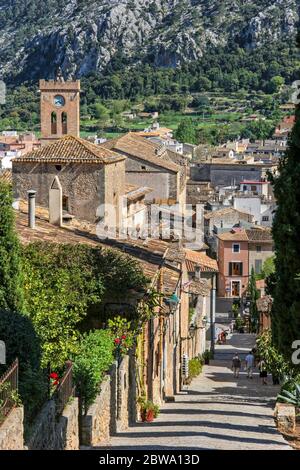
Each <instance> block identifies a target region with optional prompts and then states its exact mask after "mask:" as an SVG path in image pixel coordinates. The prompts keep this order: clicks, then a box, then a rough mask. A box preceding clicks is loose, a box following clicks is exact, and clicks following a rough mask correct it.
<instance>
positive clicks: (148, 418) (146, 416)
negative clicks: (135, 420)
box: [141, 410, 154, 423]
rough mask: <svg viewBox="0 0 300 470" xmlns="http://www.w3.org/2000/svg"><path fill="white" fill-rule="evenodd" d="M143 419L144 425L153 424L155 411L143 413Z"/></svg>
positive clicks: (144, 411)
mask: <svg viewBox="0 0 300 470" xmlns="http://www.w3.org/2000/svg"><path fill="white" fill-rule="evenodd" d="M141 419H142V421H143V423H145V422H146V423H152V421H153V420H154V411H153V410H143V411H142V412H141Z"/></svg>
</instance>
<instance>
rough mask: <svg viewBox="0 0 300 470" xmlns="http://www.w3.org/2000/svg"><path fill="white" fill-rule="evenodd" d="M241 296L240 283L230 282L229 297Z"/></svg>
mask: <svg viewBox="0 0 300 470" xmlns="http://www.w3.org/2000/svg"><path fill="white" fill-rule="evenodd" d="M240 296H241V281H231V297H240Z"/></svg>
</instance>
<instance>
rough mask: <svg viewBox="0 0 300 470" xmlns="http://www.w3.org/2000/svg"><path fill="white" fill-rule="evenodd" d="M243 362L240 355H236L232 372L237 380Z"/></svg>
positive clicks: (233, 359)
mask: <svg viewBox="0 0 300 470" xmlns="http://www.w3.org/2000/svg"><path fill="white" fill-rule="evenodd" d="M241 365H242V363H241V360H240V358H239V355H238V354H235V355H234V356H233V358H232V367H231V368H232V370H233V375H234V377H235V378H236V379H238V378H239V374H240V370H241Z"/></svg>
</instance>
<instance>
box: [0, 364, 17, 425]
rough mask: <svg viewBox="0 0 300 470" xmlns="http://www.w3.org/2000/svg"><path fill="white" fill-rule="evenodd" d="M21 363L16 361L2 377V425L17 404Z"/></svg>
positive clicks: (0, 384)
mask: <svg viewBox="0 0 300 470" xmlns="http://www.w3.org/2000/svg"><path fill="white" fill-rule="evenodd" d="M18 374H19V361H18V359H16V360H15V361H14V362H13V363H12V365H11V366H10V367H9V369H8V370H7V371H6V372H5V373H4V374H3V375H2V377H0V424H1V423H2V422H3V421H4V420H5V418H6V416H7V415H8V414H9V413H10V411H11V410H12V408H13V407H14V406H15V404H16V396H14V394H17V392H18Z"/></svg>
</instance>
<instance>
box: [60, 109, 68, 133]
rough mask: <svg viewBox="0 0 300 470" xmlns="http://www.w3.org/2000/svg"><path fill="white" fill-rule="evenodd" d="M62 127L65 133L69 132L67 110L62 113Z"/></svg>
mask: <svg viewBox="0 0 300 470" xmlns="http://www.w3.org/2000/svg"><path fill="white" fill-rule="evenodd" d="M61 129H62V134H63V135H65V134H67V133H68V115H67V113H66V112H65V111H64V112H63V113H61Z"/></svg>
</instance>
